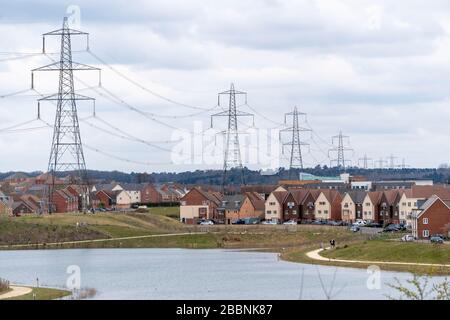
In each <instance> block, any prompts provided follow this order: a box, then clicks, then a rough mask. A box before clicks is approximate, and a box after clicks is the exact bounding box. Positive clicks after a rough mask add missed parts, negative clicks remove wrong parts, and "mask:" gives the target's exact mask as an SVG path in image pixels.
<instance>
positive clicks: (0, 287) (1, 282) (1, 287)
mask: <svg viewBox="0 0 450 320" xmlns="http://www.w3.org/2000/svg"><path fill="white" fill-rule="evenodd" d="M7 290H9V281H8V280H6V279H2V278H0V292H4V291H7Z"/></svg>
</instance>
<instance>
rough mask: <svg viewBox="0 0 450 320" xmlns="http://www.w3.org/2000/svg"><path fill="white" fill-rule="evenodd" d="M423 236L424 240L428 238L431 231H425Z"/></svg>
mask: <svg viewBox="0 0 450 320" xmlns="http://www.w3.org/2000/svg"><path fill="white" fill-rule="evenodd" d="M422 235H423V237H424V238H428V237H429V236H430V230H423V231H422Z"/></svg>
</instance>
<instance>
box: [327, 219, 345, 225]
mask: <svg viewBox="0 0 450 320" xmlns="http://www.w3.org/2000/svg"><path fill="white" fill-rule="evenodd" d="M328 224H329V225H330V226H343V225H344V223H343V222H342V221H333V220H331V221H328Z"/></svg>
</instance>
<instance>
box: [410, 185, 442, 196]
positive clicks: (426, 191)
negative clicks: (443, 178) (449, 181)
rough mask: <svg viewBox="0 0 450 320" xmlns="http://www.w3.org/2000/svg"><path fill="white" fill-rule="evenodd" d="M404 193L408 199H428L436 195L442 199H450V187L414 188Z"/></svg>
mask: <svg viewBox="0 0 450 320" xmlns="http://www.w3.org/2000/svg"><path fill="white" fill-rule="evenodd" d="M404 193H405V195H406V197H408V198H416V199H426V198H429V197H431V196H432V195H436V196H438V197H439V198H442V199H450V186H447V185H433V186H412V187H411V189H407V190H405V191H404Z"/></svg>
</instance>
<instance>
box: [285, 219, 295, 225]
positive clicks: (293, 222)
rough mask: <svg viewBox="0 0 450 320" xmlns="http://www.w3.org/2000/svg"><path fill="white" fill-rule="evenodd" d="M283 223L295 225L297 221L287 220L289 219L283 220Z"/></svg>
mask: <svg viewBox="0 0 450 320" xmlns="http://www.w3.org/2000/svg"><path fill="white" fill-rule="evenodd" d="M283 224H286V225H296V224H297V221H295V220H289V221H286V222H283Z"/></svg>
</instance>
